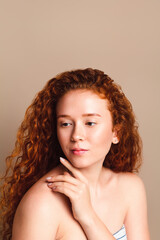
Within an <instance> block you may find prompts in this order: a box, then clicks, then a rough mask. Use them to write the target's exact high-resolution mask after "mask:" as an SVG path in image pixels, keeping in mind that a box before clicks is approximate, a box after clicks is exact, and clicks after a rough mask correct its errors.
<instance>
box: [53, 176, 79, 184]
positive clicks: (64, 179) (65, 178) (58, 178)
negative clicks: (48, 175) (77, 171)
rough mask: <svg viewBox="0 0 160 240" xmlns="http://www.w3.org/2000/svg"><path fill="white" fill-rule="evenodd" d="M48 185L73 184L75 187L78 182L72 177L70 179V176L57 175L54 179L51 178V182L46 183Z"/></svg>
mask: <svg viewBox="0 0 160 240" xmlns="http://www.w3.org/2000/svg"><path fill="white" fill-rule="evenodd" d="M48 182H50V183H53V182H68V183H70V184H73V185H75V186H77V185H79V184H80V181H79V180H78V179H76V178H74V177H72V176H71V175H70V174H69V175H68V174H65V175H58V176H56V177H53V178H52V181H48Z"/></svg>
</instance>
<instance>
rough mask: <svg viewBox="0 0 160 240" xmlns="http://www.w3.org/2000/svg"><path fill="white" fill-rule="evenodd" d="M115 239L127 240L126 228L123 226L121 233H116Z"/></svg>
mask: <svg viewBox="0 0 160 240" xmlns="http://www.w3.org/2000/svg"><path fill="white" fill-rule="evenodd" d="M113 237H115V239H116V240H127V235H126V229H125V226H124V225H123V226H122V228H121V229H120V230H119V231H117V232H116V233H114V234H113Z"/></svg>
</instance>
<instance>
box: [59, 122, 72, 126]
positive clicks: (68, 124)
mask: <svg viewBox="0 0 160 240" xmlns="http://www.w3.org/2000/svg"><path fill="white" fill-rule="evenodd" d="M70 125H71V123H68V122H62V123H60V126H61V127H68V126H70Z"/></svg>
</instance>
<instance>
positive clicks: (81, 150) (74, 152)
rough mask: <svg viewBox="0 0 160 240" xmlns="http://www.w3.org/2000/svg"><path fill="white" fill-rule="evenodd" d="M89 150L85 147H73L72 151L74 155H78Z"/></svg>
mask: <svg viewBox="0 0 160 240" xmlns="http://www.w3.org/2000/svg"><path fill="white" fill-rule="evenodd" d="M87 151H88V150H87V149H83V148H74V149H71V152H72V153H73V154H74V155H77V156H80V155H83V154H85V153H86V152H87Z"/></svg>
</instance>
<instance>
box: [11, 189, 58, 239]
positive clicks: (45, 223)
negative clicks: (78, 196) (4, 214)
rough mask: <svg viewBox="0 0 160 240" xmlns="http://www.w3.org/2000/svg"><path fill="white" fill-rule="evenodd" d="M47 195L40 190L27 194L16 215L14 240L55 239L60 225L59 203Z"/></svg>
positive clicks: (13, 232)
mask: <svg viewBox="0 0 160 240" xmlns="http://www.w3.org/2000/svg"><path fill="white" fill-rule="evenodd" d="M46 195H47V194H46V191H45V192H43V190H42V191H38V189H34V191H32V190H31V191H29V192H27V194H26V195H25V196H24V198H23V199H22V201H21V203H20V205H19V206H18V209H17V212H16V214H15V218H14V223H13V231H12V240H30V239H32V240H44V239H45V240H53V239H55V236H56V232H57V229H58V224H59V219H58V216H59V214H58V213H57V212H58V208H57V202H56V200H55V199H54V198H53V197H52V198H51V197H50V196H48V195H47V196H46ZM51 208H52V209H51ZM51 212H52V213H54V216H53V215H52V214H51ZM53 218H54V219H53Z"/></svg>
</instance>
